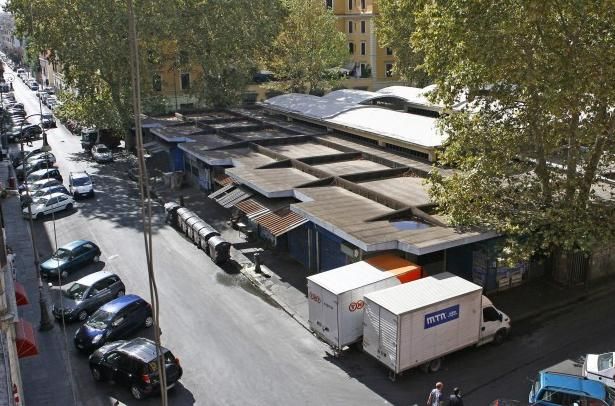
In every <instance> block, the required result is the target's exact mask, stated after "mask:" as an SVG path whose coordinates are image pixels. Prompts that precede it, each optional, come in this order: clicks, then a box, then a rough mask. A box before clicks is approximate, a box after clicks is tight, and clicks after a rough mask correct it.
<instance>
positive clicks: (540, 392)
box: [529, 360, 615, 406]
mask: <svg viewBox="0 0 615 406" xmlns="http://www.w3.org/2000/svg"><path fill="white" fill-rule="evenodd" d="M614 400H615V397H614V396H613V393H612V392H611V391H610V390H609V389H608V388H607V387H606V385H604V384H603V383H601V382H597V381H593V380H590V379H587V378H585V377H584V376H583V375H582V368H581V364H579V363H576V362H574V361H572V360H566V361H562V362H560V363H559V364H556V365H553V366H552V367H549V368H546V369H543V370H542V371H540V372H539V373H538V376H537V377H536V380H535V381H534V382H533V385H532V389H531V390H530V394H529V403H530V404H531V405H534V406H538V405H540V406H555V405H558V406H582V405H583V406H584V405H587V406H613V401H614Z"/></svg>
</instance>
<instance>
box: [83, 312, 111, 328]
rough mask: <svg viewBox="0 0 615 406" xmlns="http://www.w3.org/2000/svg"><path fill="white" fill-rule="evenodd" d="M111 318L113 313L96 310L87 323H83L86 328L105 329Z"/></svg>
mask: <svg viewBox="0 0 615 406" xmlns="http://www.w3.org/2000/svg"><path fill="white" fill-rule="evenodd" d="M112 318H113V313H109V312H106V311H104V310H102V309H98V310H97V311H96V312H95V313H94V314H93V315H92V317H90V318H89V319H88V322H87V323H85V324H86V325H87V326H90V327H94V328H105V327H107V326H108V325H109V323H110V322H111V319H112Z"/></svg>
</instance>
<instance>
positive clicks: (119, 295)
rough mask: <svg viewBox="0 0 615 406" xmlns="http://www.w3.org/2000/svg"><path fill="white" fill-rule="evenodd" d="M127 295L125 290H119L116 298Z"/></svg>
mask: <svg viewBox="0 0 615 406" xmlns="http://www.w3.org/2000/svg"><path fill="white" fill-rule="evenodd" d="M125 294H126V292H124V291H123V290H118V292H117V293H116V294H115V297H122V296H124V295H125Z"/></svg>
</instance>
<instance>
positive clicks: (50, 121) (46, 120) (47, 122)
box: [41, 114, 56, 128]
mask: <svg viewBox="0 0 615 406" xmlns="http://www.w3.org/2000/svg"><path fill="white" fill-rule="evenodd" d="M41 126H43V127H44V128H55V127H56V119H55V117H53V114H43V115H42V116H41Z"/></svg>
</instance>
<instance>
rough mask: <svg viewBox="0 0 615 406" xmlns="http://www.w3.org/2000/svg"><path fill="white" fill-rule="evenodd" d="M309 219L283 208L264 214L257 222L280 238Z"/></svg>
mask: <svg viewBox="0 0 615 406" xmlns="http://www.w3.org/2000/svg"><path fill="white" fill-rule="evenodd" d="M307 221H308V220H307V219H306V218H305V217H303V216H301V215H300V214H297V213H295V212H292V211H290V208H283V209H280V210H277V211H275V212H271V213H267V214H263V215H262V216H260V217H258V218H257V219H256V222H257V223H258V224H260V225H261V226H262V227H264V228H265V229H267V230H268V231H269V232H270V233H271V234H273V235H274V236H275V237H279V236H281V235H282V234H284V233H287V232H289V231H290V230H292V229H294V228H297V227H299V226H300V225H302V224H303V223H307Z"/></svg>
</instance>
